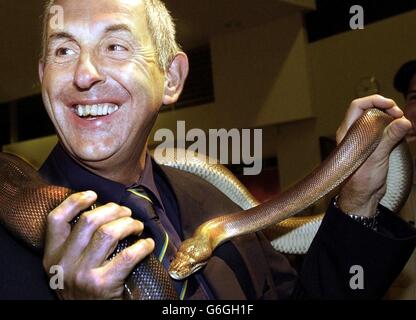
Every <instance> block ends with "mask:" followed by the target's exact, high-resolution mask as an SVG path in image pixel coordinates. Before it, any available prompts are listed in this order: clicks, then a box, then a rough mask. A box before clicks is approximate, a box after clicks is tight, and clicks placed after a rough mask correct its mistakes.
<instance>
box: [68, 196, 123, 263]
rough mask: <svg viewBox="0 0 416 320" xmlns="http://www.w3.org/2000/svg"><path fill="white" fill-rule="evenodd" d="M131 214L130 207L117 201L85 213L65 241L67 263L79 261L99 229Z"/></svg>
mask: <svg viewBox="0 0 416 320" xmlns="http://www.w3.org/2000/svg"><path fill="white" fill-rule="evenodd" d="M130 216H131V210H130V209H129V208H127V207H122V206H119V205H117V204H115V203H108V204H106V205H104V206H101V207H98V208H96V209H94V210H91V211H88V212H85V213H83V214H82V215H81V217H80V218H79V220H78V222H77V223H76V224H75V226H74V228H73V230H72V232H71V234H70V235H69V237H68V240H67V241H66V243H65V251H64V252H63V260H64V261H67V263H73V262H74V261H77V260H78V259H79V257H80V256H81V254H82V253H83V251H84V250H85V248H86V247H87V246H88V244H89V243H90V241H91V238H92V236H93V234H94V232H96V231H97V229H99V228H100V227H101V226H102V225H104V224H106V223H109V222H111V221H114V220H117V219H120V218H124V217H130Z"/></svg>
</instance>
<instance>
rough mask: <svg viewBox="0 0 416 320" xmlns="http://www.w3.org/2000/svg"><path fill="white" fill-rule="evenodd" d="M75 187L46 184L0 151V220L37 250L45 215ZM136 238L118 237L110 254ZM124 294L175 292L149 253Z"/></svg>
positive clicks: (142, 296) (148, 296)
mask: <svg viewBox="0 0 416 320" xmlns="http://www.w3.org/2000/svg"><path fill="white" fill-rule="evenodd" d="M72 193H74V191H72V190H70V189H67V188H62V187H57V186H51V185H47V184H46V183H45V182H43V181H42V179H41V177H40V176H39V174H38V173H37V172H36V171H35V170H34V169H33V168H32V167H31V166H30V165H28V164H27V163H26V162H24V161H23V160H21V159H20V158H18V157H16V156H13V155H10V154H6V153H0V223H1V224H2V225H4V226H5V228H6V229H7V230H9V231H10V232H11V233H12V234H14V235H15V236H16V237H18V238H20V239H21V240H23V241H24V242H25V243H26V244H27V245H29V246H30V247H31V248H33V249H36V250H41V249H42V248H43V245H44V235H45V231H46V220H47V215H48V214H49V212H51V211H52V210H53V209H54V208H56V207H57V206H58V205H59V204H60V203H61V202H62V201H64V200H65V199H66V198H67V197H68V196H69V195H70V194H72ZM137 240H138V239H137V238H136V237H132V236H131V237H128V238H126V239H124V240H123V241H120V243H119V244H118V246H117V248H116V250H115V252H114V253H113V255H112V257H113V256H114V255H116V254H117V253H119V252H120V251H121V250H123V249H124V248H126V247H127V246H129V245H131V244H133V243H134V242H136V241H137ZM124 295H125V298H127V299H135V300H156V299H160V300H173V299H177V298H178V295H177V293H176V291H175V288H174V287H173V285H172V281H171V279H170V277H169V275H168V274H167V272H166V270H165V269H164V268H163V266H162V265H161V263H160V262H159V260H157V258H156V257H155V256H154V255H150V256H148V257H147V258H145V259H144V260H143V261H142V262H141V263H139V264H138V265H137V266H136V267H135V269H134V270H133V271H132V273H131V274H130V276H129V277H128V279H127V281H126V284H125V292H124Z"/></svg>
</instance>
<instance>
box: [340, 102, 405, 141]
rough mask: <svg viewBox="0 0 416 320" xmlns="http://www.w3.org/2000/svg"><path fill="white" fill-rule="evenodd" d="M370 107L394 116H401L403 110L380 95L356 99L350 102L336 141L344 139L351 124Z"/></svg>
mask: <svg viewBox="0 0 416 320" xmlns="http://www.w3.org/2000/svg"><path fill="white" fill-rule="evenodd" d="M370 108H379V109H383V110H384V111H386V112H387V113H388V114H389V115H391V116H392V117H394V118H400V117H402V116H403V111H402V110H401V109H400V108H399V107H398V106H397V105H396V103H395V102H394V100H392V99H388V98H385V97H383V96H381V95H372V96H368V97H364V98H359V99H356V100H354V101H352V102H351V105H350V107H349V108H348V111H347V113H346V116H345V118H344V121H343V122H342V123H341V125H340V127H339V128H338V130H337V137H336V138H337V143H340V142H341V141H342V139H344V137H345V135H346V134H347V131H348V129H349V128H350V127H351V126H352V124H353V123H354V122H355V121H357V119H358V118H359V117H360V116H361V115H362V114H363V113H364V111H365V110H367V109H370Z"/></svg>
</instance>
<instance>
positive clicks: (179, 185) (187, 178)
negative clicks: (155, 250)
mask: <svg viewBox="0 0 416 320" xmlns="http://www.w3.org/2000/svg"><path fill="white" fill-rule="evenodd" d="M161 169H162V170H163V172H164V173H165V175H166V176H167V178H168V180H169V182H170V184H171V186H172V188H173V190H174V192H175V195H176V198H177V201H178V207H179V212H180V214H181V222H182V228H183V233H184V236H185V238H189V237H191V236H192V234H193V232H194V231H195V229H196V228H197V227H198V226H199V225H200V224H201V223H203V222H205V221H207V220H209V219H211V218H214V217H216V216H218V215H220V214H225V213H231V212H235V211H236V210H239V208H238V207H237V206H236V205H234V204H233V203H232V202H231V201H222V202H223V203H220V202H215V201H214V202H213V200H212V198H211V196H208V197H206V195H211V194H215V193H218V191H217V189H215V187H213V186H211V185H209V184H208V183H206V185H205V184H203V186H202V185H201V180H200V178H198V177H196V176H194V175H193V174H190V173H187V172H183V171H179V170H177V169H173V168H170V167H167V166H161ZM202 187H203V188H202ZM211 188H212V190H209V189H211ZM190 190H192V192H189V191H190ZM202 274H203V275H204V278H205V280H206V281H207V282H208V284H209V286H210V289H211V290H212V291H213V293H214V295H215V297H216V298H217V299H221V300H241V299H246V296H245V294H244V291H243V290H242V288H241V286H240V284H239V282H238V279H237V278H236V276H235V273H234V272H233V271H232V269H231V268H230V267H229V266H228V265H227V263H226V262H225V261H224V260H223V259H221V258H219V257H216V256H213V257H212V258H211V259H210V260H209V262H208V264H207V265H206V266H205V267H204V268H203V269H202Z"/></svg>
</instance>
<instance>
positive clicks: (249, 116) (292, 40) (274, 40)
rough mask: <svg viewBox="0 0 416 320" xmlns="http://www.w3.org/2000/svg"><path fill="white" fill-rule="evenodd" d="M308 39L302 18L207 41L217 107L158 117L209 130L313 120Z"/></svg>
mask: <svg viewBox="0 0 416 320" xmlns="http://www.w3.org/2000/svg"><path fill="white" fill-rule="evenodd" d="M306 45H307V44H306V38H305V33H304V30H303V28H302V19H301V16H300V14H296V15H291V16H288V17H285V18H282V19H279V20H277V21H274V22H272V23H268V24H266V25H262V26H260V27H255V28H250V29H245V30H243V31H239V32H234V33H228V34H223V35H219V36H216V37H214V38H213V39H212V40H211V51H212V53H211V55H212V63H213V78H214V87H215V88H214V90H215V102H214V103H212V104H209V105H203V106H198V107H193V108H188V109H180V110H177V111H173V112H167V113H162V114H161V115H160V116H159V119H158V122H157V124H156V128H160V127H163V128H171V129H175V128H176V121H177V120H186V121H187V122H188V123H189V125H190V126H192V127H196V128H201V129H208V128H222V127H224V128H235V127H236V128H239V127H261V126H266V125H271V124H276V123H284V122H288V121H293V120H298V119H304V118H308V117H311V116H312V106H311V95H310V88H309V78H308V73H307V68H306V66H307V59H306Z"/></svg>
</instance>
